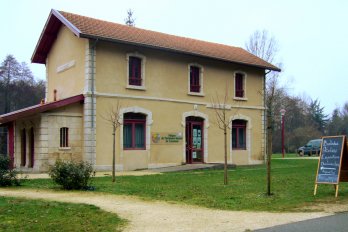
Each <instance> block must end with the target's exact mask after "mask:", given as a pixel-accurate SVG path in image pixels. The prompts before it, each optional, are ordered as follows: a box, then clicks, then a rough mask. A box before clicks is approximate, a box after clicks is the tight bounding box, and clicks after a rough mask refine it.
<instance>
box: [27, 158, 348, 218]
mask: <svg viewBox="0 0 348 232" xmlns="http://www.w3.org/2000/svg"><path fill="white" fill-rule="evenodd" d="M277 156H280V155H275V157H277ZM317 164H318V160H312V159H284V160H283V159H273V160H272V193H273V195H272V196H266V195H265V192H266V168H265V166H264V165H257V166H245V167H243V166H241V167H237V168H236V169H234V170H230V171H229V184H228V186H224V185H223V171H222V170H205V171H190V172H177V173H165V174H163V175H151V176H122V177H117V178H116V183H115V184H113V183H112V182H111V177H98V178H95V179H94V181H93V186H95V187H96V190H95V191H98V192H106V193H112V194H122V195H133V196H138V197H141V198H143V199H147V200H164V201H170V202H181V203H186V204H192V205H199V206H203V207H208V208H216V209H224V210H252V211H255V210H256V211H297V210H299V209H300V208H301V207H303V206H307V205H314V204H317V203H323V202H324V203H337V202H338V203H342V202H348V185H347V183H341V184H340V188H339V198H338V199H336V198H335V197H334V189H333V187H332V186H330V185H319V188H318V192H317V196H313V190H314V181H315V176H316V169H317ZM23 185H24V187H27V188H41V189H52V188H53V189H57V186H55V185H54V184H53V183H52V181H51V180H42V179H41V180H39V179H37V180H30V181H27V182H25V183H24V184H23Z"/></svg>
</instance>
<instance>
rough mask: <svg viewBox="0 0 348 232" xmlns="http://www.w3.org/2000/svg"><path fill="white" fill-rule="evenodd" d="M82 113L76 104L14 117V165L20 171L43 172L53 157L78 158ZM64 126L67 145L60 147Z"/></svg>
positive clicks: (80, 156)
mask: <svg viewBox="0 0 348 232" xmlns="http://www.w3.org/2000/svg"><path fill="white" fill-rule="evenodd" d="M82 116H83V115H82V106H81V105H80V104H79V103H78V104H74V105H70V106H68V107H63V108H60V109H59V110H54V111H50V112H45V113H41V114H39V115H36V116H35V117H31V118H26V119H21V120H17V121H16V123H15V128H16V129H15V141H16V142H15V156H14V157H15V165H16V167H17V168H18V169H19V170H22V171H33V172H47V171H48V169H49V166H50V165H53V164H54V163H55V161H56V160H57V159H61V160H77V161H79V160H82V159H83V155H82V154H83V151H82V143H83V133H82V128H83V126H82V122H83V121H82ZM64 127H65V128H69V146H68V147H60V144H59V137H60V134H59V132H60V128H64ZM23 140H25V141H26V142H24V141H23ZM32 140H33V142H32ZM32 154H33V156H32ZM32 157H33V158H34V159H33V158H32Z"/></svg>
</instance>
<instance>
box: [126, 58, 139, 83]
mask: <svg viewBox="0 0 348 232" xmlns="http://www.w3.org/2000/svg"><path fill="white" fill-rule="evenodd" d="M129 84H130V85H137V86H141V59H140V58H138V57H134V56H130V57H129Z"/></svg>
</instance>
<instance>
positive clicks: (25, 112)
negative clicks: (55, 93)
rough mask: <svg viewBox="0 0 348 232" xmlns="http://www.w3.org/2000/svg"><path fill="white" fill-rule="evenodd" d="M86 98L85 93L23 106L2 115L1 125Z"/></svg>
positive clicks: (0, 116) (0, 117) (0, 118)
mask: <svg viewBox="0 0 348 232" xmlns="http://www.w3.org/2000/svg"><path fill="white" fill-rule="evenodd" d="M84 99H85V97H84V96H83V94H80V95H76V96H73V97H69V98H65V99H62V100H59V101H54V102H49V103H44V104H38V105H34V106H30V107H27V108H23V109H20V110H16V111H12V112H10V113H7V114H3V115H0V125H1V124H4V123H7V122H12V121H15V120H17V119H21V118H25V117H28V116H32V115H34V114H38V113H42V112H45V111H49V110H54V109H57V108H60V107H63V106H67V105H71V104H74V103H77V102H83V101H84Z"/></svg>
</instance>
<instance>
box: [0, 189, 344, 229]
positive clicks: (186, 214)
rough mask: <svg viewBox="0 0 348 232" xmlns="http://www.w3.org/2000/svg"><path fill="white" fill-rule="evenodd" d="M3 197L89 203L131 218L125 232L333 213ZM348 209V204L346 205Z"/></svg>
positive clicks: (243, 224)
mask: <svg viewBox="0 0 348 232" xmlns="http://www.w3.org/2000/svg"><path fill="white" fill-rule="evenodd" d="M0 196H11V197H25V198H32V199H44V200H51V201H61V202H71V203H85V204H92V205H96V206H98V207H100V208H101V209H103V210H105V211H108V212H113V213H117V214H118V215H119V216H120V217H121V218H125V219H128V220H129V221H130V222H129V225H128V226H127V227H126V229H125V231H132V232H137V231H142V232H146V231H149V232H150V231H151V232H156V231H161V232H162V231H246V230H254V229H260V228H265V227H270V226H275V225H281V224H285V223H290V222H296V221H302V220H307V219H312V218H318V217H323V216H328V215H332V213H331V212H314V213H268V212H243V211H224V210H214V209H206V208H202V207H197V206H189V205H183V204H171V203H166V202H160V201H143V200H140V199H138V198H136V197H128V196H118V195H112V194H104V193H91V192H85V193H81V192H53V191H42V190H28V189H19V190H14V189H6V188H5V189H4V188H1V189H0ZM346 208H348V207H346Z"/></svg>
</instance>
